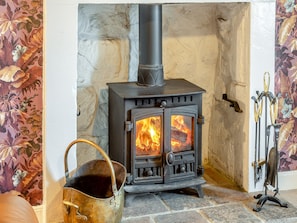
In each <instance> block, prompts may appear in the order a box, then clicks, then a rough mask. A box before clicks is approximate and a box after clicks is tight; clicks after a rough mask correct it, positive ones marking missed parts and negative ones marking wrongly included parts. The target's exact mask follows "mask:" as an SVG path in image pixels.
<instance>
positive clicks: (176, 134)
mask: <svg viewBox="0 0 297 223" xmlns="http://www.w3.org/2000/svg"><path fill="white" fill-rule="evenodd" d="M197 120H198V111H197V105H193V106H192V105H190V106H182V107H175V108H167V109H166V110H165V111H164V129H165V130H164V155H163V156H164V160H165V165H164V181H165V183H167V182H174V181H179V180H185V179H192V178H194V177H196V176H197V160H198V159H197V155H198V151H197V125H198V123H197Z"/></svg>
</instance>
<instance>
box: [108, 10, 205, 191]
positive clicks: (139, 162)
mask: <svg viewBox="0 0 297 223" xmlns="http://www.w3.org/2000/svg"><path fill="white" fill-rule="evenodd" d="M139 49H140V52H139V66H138V82H125V83H110V84H108V87H109V152H110V157H111V159H113V160H116V161H118V162H120V163H122V164H123V165H125V166H126V168H127V172H128V177H127V180H126V186H125V190H126V191H127V192H134V193H137V192H153V191H161V190H170V189H177V188H185V187H194V186H195V188H196V189H197V192H198V195H199V196H201V197H202V196H203V193H202V190H201V184H203V183H204V182H205V181H204V179H203V178H202V173H203V168H202V160H201V125H202V123H203V116H202V93H203V92H204V90H203V89H202V88H200V87H198V86H196V85H194V84H192V83H190V82H188V81H186V80H184V79H172V80H165V81H164V78H163V65H162V7H161V5H150V4H148V5H139Z"/></svg>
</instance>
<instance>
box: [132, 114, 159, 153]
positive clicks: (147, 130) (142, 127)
mask: <svg viewBox="0 0 297 223" xmlns="http://www.w3.org/2000/svg"><path fill="white" fill-rule="evenodd" d="M135 143H136V155H158V154H160V148H161V147H160V145H161V117H160V116H153V117H149V118H145V119H141V120H138V121H136V142H135Z"/></svg>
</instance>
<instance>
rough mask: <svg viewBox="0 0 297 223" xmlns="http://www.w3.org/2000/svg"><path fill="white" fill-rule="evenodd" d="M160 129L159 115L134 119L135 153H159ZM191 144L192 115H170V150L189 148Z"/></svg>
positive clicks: (176, 150)
mask: <svg viewBox="0 0 297 223" xmlns="http://www.w3.org/2000/svg"><path fill="white" fill-rule="evenodd" d="M162 131H163V127H162V122H161V116H152V117H149V118H145V119H141V120H138V121H136V141H135V144H136V155H137V156H139V155H159V154H161V134H162ZM164 131H166V130H164ZM192 145H193V133H192V117H189V116H183V115H172V116H171V150H172V151H173V152H180V151H185V150H190V149H192Z"/></svg>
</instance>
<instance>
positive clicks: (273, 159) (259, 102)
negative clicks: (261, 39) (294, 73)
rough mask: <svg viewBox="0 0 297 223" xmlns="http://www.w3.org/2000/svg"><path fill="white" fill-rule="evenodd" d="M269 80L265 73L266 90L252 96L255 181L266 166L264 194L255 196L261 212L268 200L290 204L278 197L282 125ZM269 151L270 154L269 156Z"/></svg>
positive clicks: (257, 209)
mask: <svg viewBox="0 0 297 223" xmlns="http://www.w3.org/2000/svg"><path fill="white" fill-rule="evenodd" d="M269 82H270V76H269V73H268V72H266V73H264V91H263V92H261V93H259V92H258V91H257V92H256V93H257V97H254V96H253V97H252V99H253V100H254V102H255V104H254V105H255V106H254V114H255V122H256V135H255V136H256V137H255V160H254V162H253V164H252V165H253V167H254V182H255V185H256V183H257V182H258V181H259V180H260V179H261V176H262V166H265V180H264V188H265V191H264V194H258V195H256V196H254V198H255V199H258V202H257V204H256V207H255V208H253V210H254V211H256V212H259V211H261V209H262V207H263V205H264V204H265V203H266V201H272V202H274V203H277V204H279V205H280V207H286V208H287V207H288V204H287V203H285V202H282V201H281V200H280V199H278V198H277V197H276V195H277V194H278V192H279V188H278V165H279V153H278V140H279V130H280V127H281V125H280V124H277V123H276V118H277V115H278V104H277V99H276V97H275V96H274V95H273V93H271V92H270V91H268V89H269ZM263 100H264V101H265V105H264V108H265V114H264V116H265V117H264V118H265V122H264V128H265V160H260V152H261V145H260V139H261V138H262V137H261V131H260V129H261V122H260V120H261V115H262V109H263ZM268 100H269V102H270V119H271V124H270V125H268V124H267V117H268ZM271 128H273V130H274V131H273V136H274V137H273V140H274V143H273V145H274V146H273V147H272V148H271V149H270V150H269V138H270V129H271ZM268 152H269V156H268ZM268 157H269V159H268ZM269 188H272V190H273V192H274V194H273V195H268V189H269Z"/></svg>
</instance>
